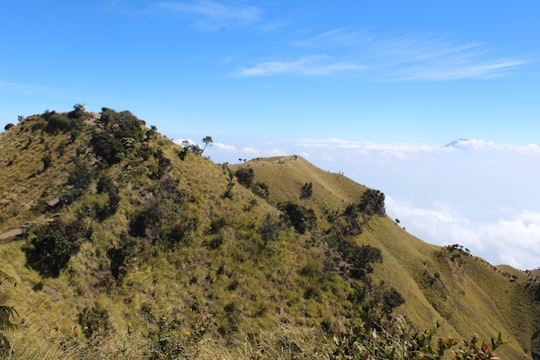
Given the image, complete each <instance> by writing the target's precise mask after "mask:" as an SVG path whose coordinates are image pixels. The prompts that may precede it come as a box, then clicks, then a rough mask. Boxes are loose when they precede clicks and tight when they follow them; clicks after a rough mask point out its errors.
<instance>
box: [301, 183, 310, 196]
mask: <svg viewBox="0 0 540 360" xmlns="http://www.w3.org/2000/svg"><path fill="white" fill-rule="evenodd" d="M311 195H313V184H312V183H305V184H304V185H302V188H301V189H300V199H308V198H310V197H311Z"/></svg>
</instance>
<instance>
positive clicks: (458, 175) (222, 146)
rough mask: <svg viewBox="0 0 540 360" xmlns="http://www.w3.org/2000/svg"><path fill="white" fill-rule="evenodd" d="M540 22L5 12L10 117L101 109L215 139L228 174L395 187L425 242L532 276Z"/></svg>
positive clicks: (3, 91) (5, 7)
mask: <svg viewBox="0 0 540 360" xmlns="http://www.w3.org/2000/svg"><path fill="white" fill-rule="evenodd" d="M539 14H540V2H538V1H535V0H526V1H515V2H508V1H502V0H501V1H499V0H490V1H487V0H486V1H481V0H479V1H461V0H453V1H449V0H448V1H431V0H430V1H428V0H425V1H385V0H380V1H332V2H330V1H317V0H311V1H242V0H237V1H232V0H231V1H217V0H185V1H172V0H170V1H142V0H137V1H134V0H131V1H127V0H95V1H92V2H88V1H86V2H83V1H57V0H51V1H46V2H45V1H36V0H34V1H27V0H18V1H2V2H1V3H0V33H1V34H3V35H1V36H0V121H2V122H3V123H5V124H7V123H8V122H16V119H17V116H18V115H31V114H35V113H41V112H43V111H44V110H45V109H51V110H53V109H54V110H58V111H68V110H70V109H71V108H72V106H73V105H74V104H76V103H86V104H87V106H88V109H89V110H90V111H99V110H100V109H101V107H103V106H105V107H111V108H114V109H116V110H126V109H128V110H130V111H132V112H133V113H134V114H135V115H137V116H138V117H139V118H142V119H144V120H146V121H147V122H148V123H149V124H151V125H156V126H157V128H158V129H159V130H160V131H161V132H162V133H164V134H166V135H167V136H169V137H171V138H173V139H194V140H195V141H198V140H199V139H201V138H202V137H203V136H206V135H210V136H212V137H213V138H214V141H215V144H214V147H213V148H212V149H210V150H209V151H208V155H209V156H210V157H211V158H212V159H214V160H215V161H217V162H224V161H228V162H235V161H237V160H238V159H239V158H251V157H256V156H267V155H279V154H292V153H297V154H301V155H303V156H305V157H306V158H307V159H308V160H310V161H311V162H313V163H314V164H316V165H317V166H320V167H322V168H324V169H329V170H334V171H344V172H345V174H346V175H348V176H349V177H351V178H353V179H354V180H356V181H358V182H360V183H365V184H367V185H369V186H372V187H375V188H378V189H381V190H382V191H384V192H385V194H387V197H388V201H387V208H388V212H389V213H390V214H391V215H392V216H399V217H400V220H401V222H402V224H403V225H405V226H406V227H407V229H408V230H409V231H411V232H412V233H413V234H415V235H418V236H419V237H421V238H422V239H424V240H426V241H429V242H432V243H440V244H444V243H448V242H458V243H462V244H464V245H466V246H467V247H469V248H470V249H471V250H472V251H473V253H475V254H478V255H480V256H483V257H485V258H487V259H488V260H489V261H491V262H493V263H495V264H498V263H509V264H511V265H514V266H516V267H519V268H533V267H538V266H540V260H538V259H540V195H539V193H540V192H539V191H538V190H537V189H536V184H538V181H539V180H540V175H539V170H537V168H538V164H539V160H540V155H539V151H538V147H537V146H535V145H534V144H538V143H539V140H538V137H539V134H540V121H539V120H540V119H539V114H540V101H539V100H538V99H539V95H540V65H539V60H540V46H539V45H540V40H539V39H540V24H539V22H538V15H539ZM459 138H462V139H467V141H461V142H459V143H455V144H454V146H451V147H443V146H444V145H445V144H447V143H450V142H452V141H453V140H455V139H459ZM531 144H532V145H531ZM510 188H511V189H512V190H510ZM502 189H507V190H505V191H502ZM511 194H514V195H511ZM516 244H518V245H516Z"/></svg>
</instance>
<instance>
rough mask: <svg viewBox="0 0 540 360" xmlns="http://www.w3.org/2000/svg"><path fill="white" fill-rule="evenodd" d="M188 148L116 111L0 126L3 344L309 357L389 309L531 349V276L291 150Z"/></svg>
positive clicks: (535, 329)
mask: <svg viewBox="0 0 540 360" xmlns="http://www.w3.org/2000/svg"><path fill="white" fill-rule="evenodd" d="M207 140H208V141H211V139H207ZM203 155H204V150H203V148H201V147H198V146H196V145H190V146H186V147H185V148H182V147H181V146H179V145H177V144H174V143H173V142H171V141H170V140H168V139H167V138H166V137H164V136H162V135H160V134H159V132H157V129H156V128H155V127H147V126H146V124H145V122H144V121H141V120H139V119H137V118H136V117H135V116H134V115H133V114H131V113H130V112H128V111H122V112H116V111H114V110H112V109H106V108H104V109H103V110H102V112H101V113H99V114H96V113H87V112H86V111H85V109H84V108H83V107H82V106H75V107H74V110H73V111H71V112H68V113H57V112H54V111H47V112H45V113H43V114H40V115H34V116H29V117H27V118H24V119H21V120H20V122H19V123H18V124H17V125H12V124H9V125H7V126H6V128H5V131H4V132H3V133H2V134H1V135H0V171H1V172H0V173H1V174H2V176H1V180H0V193H1V199H0V270H1V272H0V275H4V278H7V275H9V277H10V280H11V281H10V282H7V281H4V282H2V283H1V286H0V295H1V296H0V305H2V306H4V309H14V310H15V311H16V313H13V311H12V312H11V313H9V315H10V316H8V319H10V322H13V323H15V326H14V327H11V326H9V327H5V329H3V330H0V331H1V334H2V336H4V337H5V340H7V341H8V342H9V348H10V349H11V350H10V351H12V352H11V354H10V355H6V354H9V351H8V352H4V355H6V356H9V357H10V358H13V359H59V358H68V359H80V358H89V359H90V358H91V359H96V358H103V359H135V358H152V359H162V358H203V359H206V358H207V359H215V358H224V359H233V358H234V359H236V358H253V359H276V358H291V359H292V358H306V359H312V358H322V359H324V358H328V354H329V353H330V352H331V351H332V349H333V346H335V344H334V341H333V339H334V337H335V336H337V335H339V334H342V333H343V331H344V329H356V328H358V327H364V328H368V329H371V328H375V329H378V326H379V325H380V324H383V323H384V322H386V321H387V320H388V319H392V318H393V317H394V316H395V315H398V314H401V315H404V316H406V319H407V321H408V323H410V324H413V325H414V326H415V328H417V329H419V330H422V329H428V328H431V327H433V324H434V323H435V322H438V323H439V324H440V328H439V329H438V331H437V334H440V337H452V338H456V339H469V338H470V337H471V334H473V333H477V334H478V335H479V337H480V338H481V339H490V338H492V337H496V336H497V334H498V332H501V333H502V334H503V335H504V337H505V338H506V340H507V344H505V345H503V346H502V347H500V348H499V349H497V353H498V355H499V356H500V357H501V358H505V359H518V358H521V357H522V356H528V357H532V358H534V359H539V358H540V325H539V324H540V286H539V281H538V275H539V274H538V272H537V271H528V272H522V271H518V270H516V269H513V268H511V267H508V266H499V267H494V266H492V265H490V264H489V263H487V262H486V261H485V260H483V259H481V258H478V257H476V256H473V255H471V254H470V253H469V252H468V250H467V249H464V248H463V247H462V246H460V245H459V244H452V245H449V246H446V247H440V246H434V245H430V244H427V243H425V242H423V241H421V240H420V239H417V238H415V237H414V236H412V235H410V234H408V233H407V232H406V231H405V230H404V229H402V228H401V227H400V226H399V225H398V224H396V223H395V222H394V221H393V220H391V219H390V218H388V217H387V216H386V214H385V211H384V194H383V193H381V192H380V191H377V190H374V189H369V188H366V187H364V186H362V185H360V184H357V183H355V182H354V181H352V180H350V179H348V178H346V177H345V176H343V175H340V174H335V173H330V172H327V171H324V170H321V169H319V168H317V167H315V166H313V165H312V164H310V163H309V162H307V161H306V160H304V159H303V158H301V157H298V156H294V155H293V156H286V157H276V158H258V159H253V160H250V161H247V162H244V163H242V164H235V165H229V164H221V165H220V164H215V163H213V162H212V161H210V160H208V159H206V158H205V157H204V156H203ZM14 284H15V285H16V286H14ZM0 309H2V308H0ZM8 312H9V311H8ZM0 314H3V313H2V312H1V311H0ZM1 319H2V318H0V320H1ZM4 319H5V317H4ZM1 323H2V322H1V321H0V324H1ZM2 339H3V338H0V348H1V344H2V341H3V340H2Z"/></svg>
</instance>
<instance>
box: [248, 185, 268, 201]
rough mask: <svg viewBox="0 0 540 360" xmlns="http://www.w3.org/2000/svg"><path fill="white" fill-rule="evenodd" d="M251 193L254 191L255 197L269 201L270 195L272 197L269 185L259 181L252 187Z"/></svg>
mask: <svg viewBox="0 0 540 360" xmlns="http://www.w3.org/2000/svg"><path fill="white" fill-rule="evenodd" d="M251 191H253V193H254V194H255V195H257V196H259V197H262V198H263V199H268V195H270V192H269V190H268V185H266V184H265V183H263V182H260V181H257V182H256V183H255V184H254V185H253V186H252V187H251Z"/></svg>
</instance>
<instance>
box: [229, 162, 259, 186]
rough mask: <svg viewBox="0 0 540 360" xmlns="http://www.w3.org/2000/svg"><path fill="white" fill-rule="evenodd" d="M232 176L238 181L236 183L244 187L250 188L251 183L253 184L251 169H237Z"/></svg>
mask: <svg viewBox="0 0 540 360" xmlns="http://www.w3.org/2000/svg"><path fill="white" fill-rule="evenodd" d="M234 175H235V176H236V178H237V179H238V182H239V183H240V184H242V185H244V186H245V187H248V188H249V187H251V183H252V182H253V177H254V176H255V174H254V173H253V169H252V168H245V167H243V168H239V169H238V170H236V171H235V172H234Z"/></svg>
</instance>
